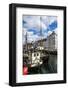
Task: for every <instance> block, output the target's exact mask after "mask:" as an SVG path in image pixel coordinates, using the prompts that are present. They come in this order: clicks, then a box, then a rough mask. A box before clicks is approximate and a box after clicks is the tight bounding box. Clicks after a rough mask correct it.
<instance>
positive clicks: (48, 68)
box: [28, 54, 57, 74]
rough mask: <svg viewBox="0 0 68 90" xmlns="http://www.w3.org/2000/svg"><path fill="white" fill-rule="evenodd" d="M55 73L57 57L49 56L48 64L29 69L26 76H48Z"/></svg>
mask: <svg viewBox="0 0 68 90" xmlns="http://www.w3.org/2000/svg"><path fill="white" fill-rule="evenodd" d="M49 73H57V55H53V54H51V55H49V58H48V63H43V64H42V65H41V66H37V67H33V68H29V73H28V74H49Z"/></svg>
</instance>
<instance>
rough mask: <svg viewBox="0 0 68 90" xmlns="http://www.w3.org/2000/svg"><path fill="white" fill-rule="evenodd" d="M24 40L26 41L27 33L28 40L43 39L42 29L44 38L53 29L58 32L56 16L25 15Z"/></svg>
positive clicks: (23, 22)
mask: <svg viewBox="0 0 68 90" xmlns="http://www.w3.org/2000/svg"><path fill="white" fill-rule="evenodd" d="M22 24H23V40H24V43H25V35H26V33H27V38H28V42H32V41H36V40H39V39H41V35H40V30H42V38H46V37H47V36H48V35H50V34H51V33H52V32H53V31H55V32H57V26H58V25H57V17H56V16H31V15H24V16H23V21H22Z"/></svg>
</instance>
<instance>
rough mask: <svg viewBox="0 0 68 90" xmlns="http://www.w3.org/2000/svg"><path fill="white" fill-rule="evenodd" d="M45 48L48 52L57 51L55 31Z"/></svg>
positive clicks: (49, 37) (48, 38)
mask: <svg viewBox="0 0 68 90" xmlns="http://www.w3.org/2000/svg"><path fill="white" fill-rule="evenodd" d="M44 47H45V48H46V49H47V50H57V34H56V33H55V32H54V31H53V32H52V34H50V35H49V36H48V37H47V40H46V41H45V42H44Z"/></svg>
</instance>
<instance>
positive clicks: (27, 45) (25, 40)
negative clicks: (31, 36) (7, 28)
mask: <svg viewBox="0 0 68 90" xmlns="http://www.w3.org/2000/svg"><path fill="white" fill-rule="evenodd" d="M25 44H26V51H28V45H27V32H26V35H25Z"/></svg>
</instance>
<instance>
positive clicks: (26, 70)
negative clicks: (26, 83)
mask: <svg viewBox="0 0 68 90" xmlns="http://www.w3.org/2000/svg"><path fill="white" fill-rule="evenodd" d="M27 74H28V67H26V66H25V67H24V68H23V75H27Z"/></svg>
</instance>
